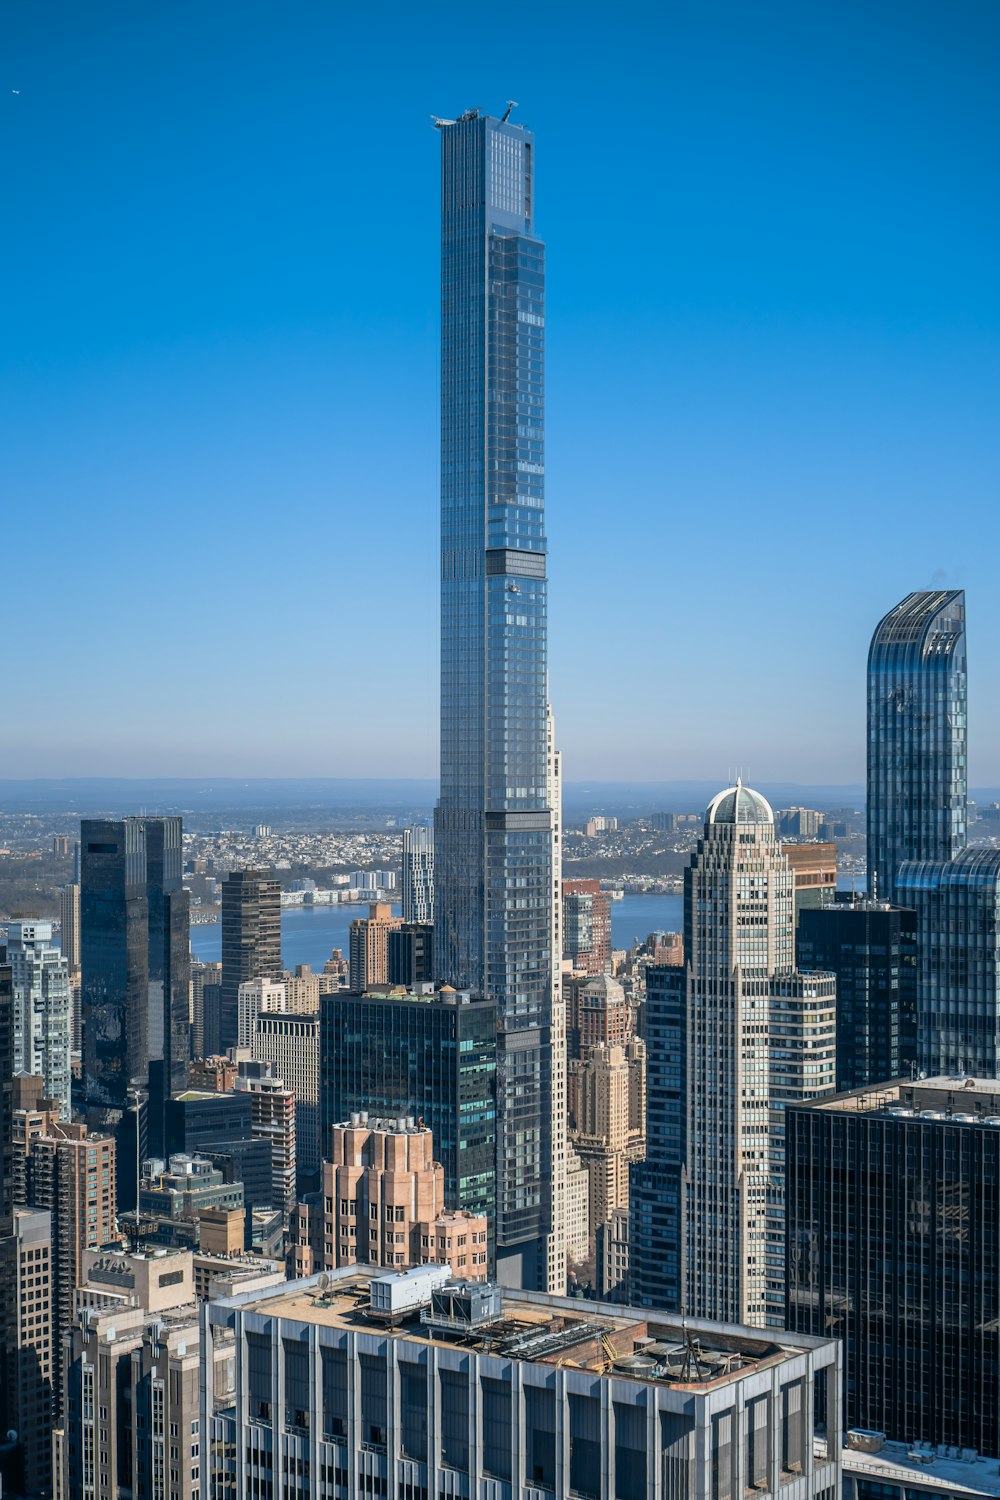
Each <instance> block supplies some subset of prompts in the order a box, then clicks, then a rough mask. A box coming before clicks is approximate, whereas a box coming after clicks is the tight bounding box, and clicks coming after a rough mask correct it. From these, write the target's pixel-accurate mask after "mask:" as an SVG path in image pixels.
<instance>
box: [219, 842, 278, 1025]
mask: <svg viewBox="0 0 1000 1500" xmlns="http://www.w3.org/2000/svg"><path fill="white" fill-rule="evenodd" d="M281 973H282V967H281V883H280V881H277V880H272V879H270V878H269V877H268V876H267V875H266V874H265V873H264V871H263V870H232V871H230V873H229V874H228V875H227V876H226V878H225V880H224V881H223V882H222V994H221V997H220V1012H219V1042H220V1047H221V1050H222V1051H225V1049H226V1048H227V1047H235V1046H236V1042H237V1033H238V1029H239V1028H238V1019H239V993H240V985H241V984H243V983H244V981H245V980H247V979H262V978H263V979H277V978H279V977H280V976H281Z"/></svg>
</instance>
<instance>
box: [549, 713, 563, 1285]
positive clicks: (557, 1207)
mask: <svg viewBox="0 0 1000 1500" xmlns="http://www.w3.org/2000/svg"><path fill="white" fill-rule="evenodd" d="M545 745H546V787H547V791H548V803H549V812H550V814H551V822H552V828H551V834H550V837H551V852H552V870H551V878H552V902H551V905H552V929H551V938H550V943H551V953H552V976H551V977H552V1024H551V1027H550V1031H549V1042H550V1050H551V1064H550V1066H551V1090H552V1091H551V1100H550V1132H551V1140H552V1145H551V1154H550V1157H549V1172H550V1177H551V1180H550V1185H549V1188H550V1197H551V1203H552V1210H551V1222H550V1225H549V1232H548V1234H547V1235H546V1238H545V1290H546V1291H547V1292H550V1293H552V1294H553V1295H555V1296H561V1295H562V1294H563V1292H565V1290H566V1282H567V1274H566V1268H567V1248H566V1228H565V1226H566V1151H567V1146H566V1056H567V1053H566V1006H565V1002H564V997H563V986H562V962H561V958H560V955H561V954H562V949H563V926H562V918H563V912H562V900H561V895H560V893H561V889H562V751H561V750H559V749H558V748H557V747H556V726H555V718H554V716H553V713H552V705H551V704H546V709H545Z"/></svg>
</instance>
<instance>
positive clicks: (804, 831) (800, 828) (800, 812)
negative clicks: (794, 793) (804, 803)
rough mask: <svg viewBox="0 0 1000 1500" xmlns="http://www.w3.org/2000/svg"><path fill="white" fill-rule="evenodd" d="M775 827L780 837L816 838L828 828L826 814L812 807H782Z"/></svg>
mask: <svg viewBox="0 0 1000 1500" xmlns="http://www.w3.org/2000/svg"><path fill="white" fill-rule="evenodd" d="M774 827H775V830H776V832H777V835H778V837H779V839H815V838H819V836H820V834H821V833H823V832H824V830H825V828H826V814H825V813H821V812H817V811H816V809H815V808H812V807H781V808H779V809H778V811H777V812H776V813H775V815H774Z"/></svg>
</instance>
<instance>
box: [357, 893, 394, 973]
mask: <svg viewBox="0 0 1000 1500" xmlns="http://www.w3.org/2000/svg"><path fill="white" fill-rule="evenodd" d="M402 924H403V919H402V917H394V916H393V914H392V907H391V906H390V905H389V903H388V902H386V901H375V902H373V903H372V905H371V906H369V908H368V915H367V917H356V918H355V919H354V921H353V922H352V923H351V934H350V941H351V960H350V964H351V967H350V981H351V991H352V993H353V994H355V995H361V994H363V993H364V992H365V990H367V989H369V988H370V986H371V985H373V984H387V983H388V982H389V952H388V949H389V933H390V932H392V931H394V930H395V929H396V928H398V927H401V926H402Z"/></svg>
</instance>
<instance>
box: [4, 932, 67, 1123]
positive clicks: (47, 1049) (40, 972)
mask: <svg viewBox="0 0 1000 1500" xmlns="http://www.w3.org/2000/svg"><path fill="white" fill-rule="evenodd" d="M7 962H8V963H9V964H10V966H11V975H12V977H13V983H14V1071H15V1072H16V1073H31V1074H33V1075H34V1076H35V1077H37V1078H41V1079H42V1084H43V1092H44V1094H45V1096H46V1098H48V1099H58V1101H59V1107H60V1111H61V1113H62V1117H63V1119H64V1120H68V1119H69V1117H70V1114H71V1112H72V1111H71V1106H70V1067H69V1054H70V1045H71V1041H72V1034H71V1033H72V1020H73V1018H72V1015H71V1013H70V1011H71V1003H70V986H69V965H68V963H67V961H66V959H65V958H64V957H63V956H62V954H61V953H60V951H59V949H58V948H57V947H55V946H54V945H53V942H52V923H51V922H11V923H9V924H8V927H7Z"/></svg>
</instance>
